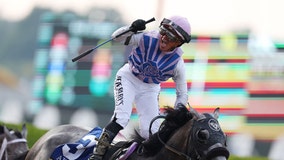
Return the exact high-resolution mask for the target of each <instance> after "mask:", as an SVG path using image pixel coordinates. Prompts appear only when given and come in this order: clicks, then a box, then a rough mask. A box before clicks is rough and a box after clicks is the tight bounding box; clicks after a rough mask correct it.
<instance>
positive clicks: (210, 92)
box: [0, 0, 284, 160]
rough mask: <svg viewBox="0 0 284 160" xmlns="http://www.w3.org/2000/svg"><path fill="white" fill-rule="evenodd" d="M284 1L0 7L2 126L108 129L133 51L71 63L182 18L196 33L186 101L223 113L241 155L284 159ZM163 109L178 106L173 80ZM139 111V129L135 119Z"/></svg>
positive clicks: (44, 2) (31, 1)
mask: <svg viewBox="0 0 284 160" xmlns="http://www.w3.org/2000/svg"><path fill="white" fill-rule="evenodd" d="M283 5H284V1H282V0H249V1H248V0H214V1H208V0H199V1H190V0H179V1H172V0H156V1H153V0H144V1H137V2H136V1H133V0H120V1H115V0H104V1H100V0H92V1H90V0H80V1H78V0H60V1H55V0H22V1H18V0H9V1H8V0H0V31H1V32H0V107H1V108H0V121H2V122H7V123H24V122H29V123H33V124H34V125H36V126H38V127H40V128H45V129H50V128H52V127H54V126H56V125H60V124H66V123H72V124H78V125H84V126H89V127H95V126H102V127H103V126H104V125H105V124H107V123H108V121H109V119H110V116H111V115H112V112H113V107H114V102H113V80H114V77H115V74H116V71H117V70H118V69H119V68H120V67H121V66H122V65H123V64H124V63H125V62H126V56H127V54H128V53H129V48H127V47H125V46H123V45H120V44H117V43H114V42H110V43H107V44H105V45H103V46H102V47H100V48H99V49H97V50H96V51H95V52H93V53H91V54H89V55H87V56H85V57H84V58H82V59H80V60H79V61H77V62H72V61H71V60H72V58H74V57H76V56H78V54H80V53H82V52H84V51H86V50H88V49H90V48H93V47H95V46H96V45H99V44H101V43H103V42H105V41H107V40H109V39H110V38H111V37H110V35H111V34H112V32H113V31H114V30H115V29H117V28H119V27H121V26H123V25H129V24H131V22H132V21H134V20H136V19H138V18H140V19H145V20H148V19H150V18H152V17H155V18H156V21H155V22H152V23H149V24H147V30H151V29H158V26H159V22H160V21H161V19H162V18H164V17H167V16H171V15H182V16H185V17H187V18H188V19H189V21H190V23H191V26H192V37H193V39H192V41H191V43H190V44H186V45H183V47H182V48H183V50H184V52H185V53H184V55H183V58H184V61H185V62H186V69H187V81H188V93H189V103H190V105H191V106H193V107H194V108H196V109H197V110H198V111H200V112H213V110H214V109H215V108H216V107H220V108H221V116H220V118H219V121H220V123H221V126H222V128H223V129H224V131H225V132H226V133H227V135H228V146H229V148H230V150H231V153H232V154H234V155H238V156H251V155H256V156H267V157H270V159H275V160H276V159H277V160H278V159H280V158H278V157H282V158H283V157H284V155H283V150H284V142H283V141H284V138H283V136H284V32H283V28H284V21H283V20H282V19H283V15H284V10H283V8H282V7H283ZM161 86H162V91H161V95H160V106H161V108H163V106H166V105H170V106H172V105H173V104H174V101H175V89H174V87H175V86H174V83H173V81H172V80H169V81H167V82H165V83H162V85H161ZM135 112H136V111H135V108H133V116H132V121H133V122H134V123H135V121H136V119H137V116H136V115H135Z"/></svg>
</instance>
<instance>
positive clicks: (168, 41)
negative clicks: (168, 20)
mask: <svg viewBox="0 0 284 160" xmlns="http://www.w3.org/2000/svg"><path fill="white" fill-rule="evenodd" d="M181 44H182V41H181V40H180V38H179V36H178V35H177V34H176V33H174V32H171V31H170V30H168V29H167V27H164V26H161V27H160V41H159V45H160V50H161V51H163V52H170V51H172V50H174V49H175V48H176V47H178V46H180V45H181Z"/></svg>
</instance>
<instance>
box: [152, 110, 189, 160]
mask: <svg viewBox="0 0 284 160" xmlns="http://www.w3.org/2000/svg"><path fill="white" fill-rule="evenodd" d="M160 118H163V119H165V116H161V115H160V116H156V117H155V118H154V119H153V120H152V121H151V123H150V127H149V133H150V135H152V131H151V128H152V124H153V123H154V121H156V120H157V119H160ZM161 128H162V125H160V127H159V130H158V132H157V136H158V139H159V141H160V142H161V143H162V144H163V145H164V146H165V148H166V149H167V150H169V151H171V152H173V153H175V154H177V155H178V156H181V157H184V159H186V160H191V159H192V158H191V157H190V155H189V154H188V153H186V154H185V153H183V152H181V151H178V150H177V149H176V148H174V147H172V146H170V145H168V144H166V143H165V142H164V141H163V140H162V139H161V137H160V134H159V132H160V130H161ZM189 139H190V138H189V137H187V139H186V141H187V142H186V145H187V146H186V148H187V147H188V142H189Z"/></svg>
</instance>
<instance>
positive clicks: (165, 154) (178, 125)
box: [26, 106, 230, 160]
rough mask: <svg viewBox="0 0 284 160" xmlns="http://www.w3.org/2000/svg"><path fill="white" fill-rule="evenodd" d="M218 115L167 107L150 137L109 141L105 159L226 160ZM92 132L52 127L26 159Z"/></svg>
mask: <svg viewBox="0 0 284 160" xmlns="http://www.w3.org/2000/svg"><path fill="white" fill-rule="evenodd" d="M218 117H219V108H216V109H215V110H214V112H213V113H211V114H210V113H198V112H197V111H196V110H195V109H193V108H192V107H191V106H190V110H188V109H187V108H186V107H185V106H183V107H179V108H178V109H173V108H171V107H168V108H167V109H166V111H165V115H164V116H158V117H156V118H154V119H153V120H152V123H153V121H155V120H157V119H158V118H164V121H163V122H162V123H161V126H160V129H159V131H158V132H156V133H154V134H152V133H151V131H150V130H151V125H152V123H151V125H150V127H149V132H150V137H149V139H147V140H145V139H144V138H142V137H141V136H139V134H138V133H137V132H136V134H134V136H133V137H132V138H131V140H127V141H119V142H117V143H115V144H110V146H109V149H108V151H107V152H106V155H105V156H104V160H159V159H163V160H170V159H175V160H227V159H228V158H229V155H230V153H229V151H228V150H227V146H226V135H225V133H224V132H223V131H222V129H221V127H220V125H219V122H218V120H217V119H218ZM89 131H90V130H89V129H86V128H82V127H78V126H73V125H62V126H59V127H56V128H54V129H51V130H50V131H48V132H47V133H46V134H45V135H44V136H42V137H41V138H40V139H39V140H38V141H37V142H36V143H35V144H34V145H33V147H32V148H31V149H30V151H29V153H28V154H27V156H26V160H33V159H41V160H45V159H46V160H48V159H49V158H50V155H51V154H52V153H53V151H54V149H55V148H56V146H59V145H62V144H66V143H72V142H74V141H76V140H78V139H80V138H82V136H84V135H86V134H87V133H88V132H89ZM133 144H135V145H133ZM133 146H135V147H133ZM129 150H131V152H129ZM126 154H127V156H125V155H126Z"/></svg>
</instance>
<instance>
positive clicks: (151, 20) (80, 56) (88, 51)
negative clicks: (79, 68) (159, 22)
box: [72, 17, 155, 62]
mask: <svg viewBox="0 0 284 160" xmlns="http://www.w3.org/2000/svg"><path fill="white" fill-rule="evenodd" d="M153 21H155V18H154V17H153V18H151V19H149V20H148V21H146V24H147V23H150V22H153ZM132 30H133V28H131V27H130V28H129V29H128V30H126V31H124V32H122V33H120V34H118V35H117V36H115V37H113V38H111V39H109V40H107V41H105V42H103V43H101V44H99V45H97V46H96V47H94V48H91V49H89V50H87V51H85V52H83V53H82V54H80V55H78V56H77V57H75V58H73V59H72V62H75V61H77V60H79V59H80V58H82V57H84V56H86V55H88V54H90V53H92V52H93V51H94V50H96V49H97V48H99V47H101V46H102V45H104V44H106V43H108V42H110V41H112V40H114V39H115V38H118V37H120V36H122V35H123V34H125V33H128V32H130V31H132Z"/></svg>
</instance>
